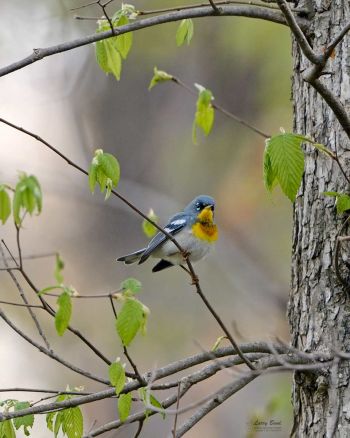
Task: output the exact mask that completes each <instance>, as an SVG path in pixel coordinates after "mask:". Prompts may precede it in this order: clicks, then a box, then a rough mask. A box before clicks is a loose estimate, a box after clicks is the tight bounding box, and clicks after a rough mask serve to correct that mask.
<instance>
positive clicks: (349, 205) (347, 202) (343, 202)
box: [324, 192, 350, 214]
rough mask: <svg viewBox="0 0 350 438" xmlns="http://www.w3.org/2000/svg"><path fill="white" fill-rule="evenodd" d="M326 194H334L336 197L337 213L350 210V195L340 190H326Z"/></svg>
mask: <svg viewBox="0 0 350 438" xmlns="http://www.w3.org/2000/svg"><path fill="white" fill-rule="evenodd" d="M324 195H326V196H333V197H335V198H336V201H335V205H336V207H337V213H338V214H341V213H344V212H345V211H348V210H350V196H349V195H346V194H345V193H339V192H324Z"/></svg>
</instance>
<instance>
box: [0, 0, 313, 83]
mask: <svg viewBox="0 0 350 438" xmlns="http://www.w3.org/2000/svg"><path fill="white" fill-rule="evenodd" d="M213 15H214V16H215V15H216V14H215V11H214V10H213V8H212V7H211V6H207V7H205V6H203V7H200V8H194V9H187V10H184V11H175V12H169V13H166V14H163V15H158V16H156V17H150V18H144V19H141V20H138V21H135V22H133V23H129V24H126V25H125V26H120V27H117V28H115V29H114V32H112V31H111V30H108V31H106V32H99V33H95V34H93V35H88V36H85V37H82V38H77V39H75V40H73V41H69V42H66V43H61V44H57V45H56V46H51V47H46V48H43V49H34V51H33V53H32V54H31V55H29V56H27V57H26V58H24V59H21V60H19V61H16V62H14V63H13V64H10V65H7V66H6V67H3V68H1V69H0V76H5V75H7V74H9V73H12V72H14V71H16V70H20V69H22V68H24V67H26V66H27V65H30V64H33V63H34V62H37V61H40V60H41V59H43V58H46V57H48V56H52V55H56V54H58V53H62V52H66V51H68V50H72V49H76V48H77V47H82V46H86V45H88V44H92V43H95V42H96V41H101V40H103V39H106V38H110V37H112V36H114V35H121V34H124V33H127V32H133V31H136V30H140V29H145V28H147V27H152V26H157V25H159V24H164V23H171V22H173V21H179V20H183V19H185V18H201V17H208V16H213ZM220 16H239V17H249V18H258V19H261V20H267V21H271V22H274V23H278V24H286V22H285V19H284V17H283V15H282V14H281V13H280V12H278V11H274V10H272V9H267V8H266V9H265V8H259V7H251V6H249V5H247V6H221V13H220ZM298 23H299V25H300V26H304V25H305V26H306V24H307V21H306V20H305V19H301V18H299V19H298Z"/></svg>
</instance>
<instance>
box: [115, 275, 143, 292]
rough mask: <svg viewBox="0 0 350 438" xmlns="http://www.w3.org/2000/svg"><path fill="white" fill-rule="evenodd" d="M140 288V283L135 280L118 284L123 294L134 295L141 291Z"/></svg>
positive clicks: (131, 279)
mask: <svg viewBox="0 0 350 438" xmlns="http://www.w3.org/2000/svg"><path fill="white" fill-rule="evenodd" d="M141 287H142V284H141V282H140V281H139V280H136V278H127V279H126V280H124V281H122V282H121V284H120V288H121V289H123V293H124V294H128V293H131V294H136V293H137V292H139V291H140V290H141Z"/></svg>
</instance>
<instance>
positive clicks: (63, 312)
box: [55, 291, 72, 336]
mask: <svg viewBox="0 0 350 438" xmlns="http://www.w3.org/2000/svg"><path fill="white" fill-rule="evenodd" d="M57 305H58V310H57V312H56V316H55V327H56V331H57V333H58V334H59V336H62V335H63V333H64V332H65V331H66V329H67V327H68V325H69V321H70V318H71V316H72V299H71V297H70V294H69V293H68V292H67V291H64V292H63V293H62V294H61V295H60V296H59V297H58V299H57Z"/></svg>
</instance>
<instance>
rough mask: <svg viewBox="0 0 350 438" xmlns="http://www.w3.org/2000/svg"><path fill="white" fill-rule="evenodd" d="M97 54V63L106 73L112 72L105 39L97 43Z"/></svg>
mask: <svg viewBox="0 0 350 438" xmlns="http://www.w3.org/2000/svg"><path fill="white" fill-rule="evenodd" d="M95 55H96V61H97V64H98V65H99V66H100V68H101V69H102V70H103V71H104V72H105V73H107V74H108V73H111V71H110V69H109V65H108V56H107V50H106V46H105V41H104V40H102V41H97V42H96V44H95Z"/></svg>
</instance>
